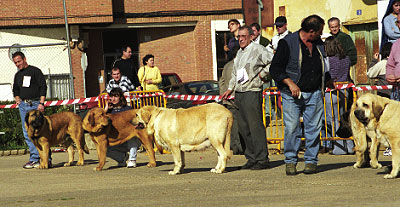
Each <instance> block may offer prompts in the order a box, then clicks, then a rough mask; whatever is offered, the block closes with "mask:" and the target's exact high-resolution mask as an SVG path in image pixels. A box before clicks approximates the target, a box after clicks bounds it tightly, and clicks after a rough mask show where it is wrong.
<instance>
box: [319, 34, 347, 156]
mask: <svg viewBox="0 0 400 207" xmlns="http://www.w3.org/2000/svg"><path fill="white" fill-rule="evenodd" d="M325 52H326V56H327V61H328V63H329V74H330V75H331V79H332V80H333V81H334V82H347V81H349V80H350V79H349V70H350V65H351V61H350V58H349V57H348V56H346V54H345V52H344V50H343V47H342V45H341V44H340V42H339V41H338V40H337V39H335V37H333V36H331V37H328V38H327V39H326V40H325ZM345 96H346V91H345V90H343V91H333V92H331V93H329V92H328V93H325V103H326V110H325V111H326V123H327V132H326V133H325V129H323V132H322V136H326V137H333V136H334V135H335V136H337V135H336V131H337V130H338V128H339V116H341V115H342V114H343V113H344V106H345ZM338 105H339V111H338ZM332 112H333V114H332ZM333 132H335V133H333ZM323 144H324V146H325V147H326V148H328V149H332V154H336V155H340V154H352V153H353V150H352V149H353V147H354V143H353V141H351V140H338V141H333V142H331V141H325V142H324V143H323ZM332 144H333V146H332Z"/></svg>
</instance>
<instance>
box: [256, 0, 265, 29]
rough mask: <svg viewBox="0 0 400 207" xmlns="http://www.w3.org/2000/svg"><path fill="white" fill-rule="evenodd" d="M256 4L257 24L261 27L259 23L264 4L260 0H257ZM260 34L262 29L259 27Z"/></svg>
mask: <svg viewBox="0 0 400 207" xmlns="http://www.w3.org/2000/svg"><path fill="white" fill-rule="evenodd" d="M257 4H258V24H259V25H260V27H262V26H261V25H262V24H261V11H262V10H263V9H264V4H263V3H262V0H257ZM260 35H262V29H261V34H260Z"/></svg>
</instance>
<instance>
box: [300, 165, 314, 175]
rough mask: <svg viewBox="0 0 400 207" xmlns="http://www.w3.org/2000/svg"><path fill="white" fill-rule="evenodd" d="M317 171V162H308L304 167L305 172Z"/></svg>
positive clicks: (312, 172)
mask: <svg viewBox="0 0 400 207" xmlns="http://www.w3.org/2000/svg"><path fill="white" fill-rule="evenodd" d="M316 172H317V164H312V163H306V166H305V167H304V171H303V173H304V174H314V173H316Z"/></svg>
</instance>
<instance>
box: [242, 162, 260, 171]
mask: <svg viewBox="0 0 400 207" xmlns="http://www.w3.org/2000/svg"><path fill="white" fill-rule="evenodd" d="M256 163H257V162H251V161H247V163H246V164H244V165H243V166H241V167H240V169H241V170H245V169H250V168H251V167H253V166H254V165H255V164H256Z"/></svg>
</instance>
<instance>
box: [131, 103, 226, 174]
mask: <svg viewBox="0 0 400 207" xmlns="http://www.w3.org/2000/svg"><path fill="white" fill-rule="evenodd" d="M232 123H233V117H232V113H231V112H230V111H229V110H228V109H226V108H225V107H224V106H222V105H220V104H216V103H210V104H205V105H201V106H196V107H191V108H188V109H166V108H160V107H155V106H145V107H143V108H141V109H139V110H138V111H137V116H136V117H135V118H133V119H132V124H133V125H135V126H136V127H137V128H146V129H147V132H148V133H149V134H154V137H155V140H156V142H157V143H158V144H159V145H161V146H162V147H163V148H167V149H169V150H170V151H171V152H172V155H173V157H174V162H175V167H174V169H173V170H172V171H170V172H169V174H170V175H175V174H178V173H182V172H183V169H184V167H185V159H184V152H185V151H192V150H201V149H204V148H206V147H209V146H213V147H214V149H216V150H217V152H218V163H217V166H216V167H215V168H214V169H211V172H213V173H222V172H224V170H225V167H226V161H227V159H229V158H230V157H231V156H232V153H231V150H230V142H231V128H232Z"/></svg>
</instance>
